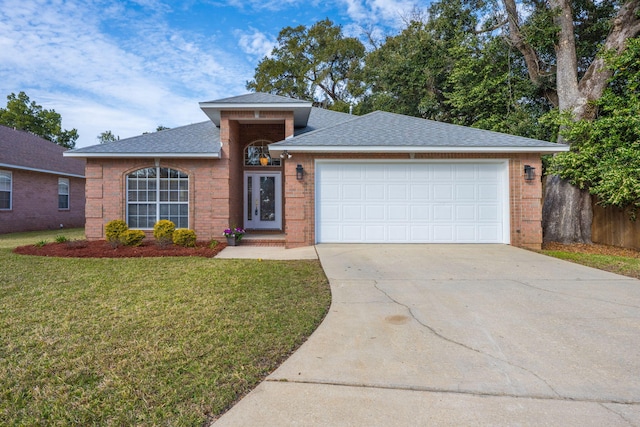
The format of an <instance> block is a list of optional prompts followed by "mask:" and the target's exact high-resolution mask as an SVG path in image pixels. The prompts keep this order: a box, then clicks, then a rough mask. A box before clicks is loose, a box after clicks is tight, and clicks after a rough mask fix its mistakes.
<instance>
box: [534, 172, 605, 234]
mask: <svg viewBox="0 0 640 427" xmlns="http://www.w3.org/2000/svg"><path fill="white" fill-rule="evenodd" d="M592 219H593V210H592V208H591V195H590V194H589V192H588V191H587V190H580V189H579V188H577V187H575V186H573V185H571V184H569V183H568V182H567V181H565V180H563V179H561V178H560V177H559V176H558V175H550V176H547V180H546V185H545V187H544V204H543V206H542V230H543V240H544V241H545V242H560V243H565V244H569V243H591V220H592Z"/></svg>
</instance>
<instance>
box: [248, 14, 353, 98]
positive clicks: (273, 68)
mask: <svg viewBox="0 0 640 427" xmlns="http://www.w3.org/2000/svg"><path fill="white" fill-rule="evenodd" d="M364 55H365V48H364V45H363V44H362V43H361V42H360V41H359V40H358V39H356V38H353V37H344V36H343V34H342V28H341V27H340V26H338V25H334V24H333V22H332V21H330V20H329V19H325V20H322V21H319V22H317V23H315V24H314V25H312V26H311V27H310V28H306V27H305V26H304V25H300V26H297V27H286V28H284V29H282V30H281V31H280V33H279V35H278V44H277V46H276V47H275V48H274V49H273V51H272V52H271V56H267V57H265V58H263V59H262V60H261V61H260V63H259V64H258V66H257V67H256V70H255V75H254V78H253V80H251V81H249V82H247V89H249V90H253V91H257V92H268V93H273V94H276V95H283V96H289V97H292V98H298V99H305V100H309V101H314V102H316V103H318V104H322V105H325V106H328V107H332V108H333V109H339V110H345V109H346V108H348V105H349V103H351V102H353V101H354V100H355V99H357V98H358V96H359V95H360V94H361V93H362V88H361V87H360V85H359V82H360V79H359V77H358V76H359V74H360V72H361V68H362V60H363V58H364Z"/></svg>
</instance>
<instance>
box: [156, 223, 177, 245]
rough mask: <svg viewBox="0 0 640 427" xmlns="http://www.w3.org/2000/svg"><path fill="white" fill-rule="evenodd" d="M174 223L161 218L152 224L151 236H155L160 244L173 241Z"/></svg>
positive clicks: (167, 243)
mask: <svg viewBox="0 0 640 427" xmlns="http://www.w3.org/2000/svg"><path fill="white" fill-rule="evenodd" d="M175 230H176V225H175V224H174V223H173V221H169V220H168V219H161V220H160V221H158V222H156V224H155V225H154V226H153V237H155V238H156V240H157V241H158V244H159V245H160V246H167V245H170V244H171V243H172V242H173V232H174V231H175Z"/></svg>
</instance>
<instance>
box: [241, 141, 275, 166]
mask: <svg viewBox="0 0 640 427" xmlns="http://www.w3.org/2000/svg"><path fill="white" fill-rule="evenodd" d="M269 144H271V141H267V140H266V139H259V140H257V141H253V142H252V143H251V144H249V145H247V147H246V148H245V149H244V164H245V166H280V159H279V158H272V157H271V155H270V154H269ZM260 159H266V160H262V162H261V161H260Z"/></svg>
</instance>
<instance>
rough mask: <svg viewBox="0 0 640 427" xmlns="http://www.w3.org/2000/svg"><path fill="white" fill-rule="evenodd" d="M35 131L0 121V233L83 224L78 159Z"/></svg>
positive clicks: (80, 163)
mask: <svg viewBox="0 0 640 427" xmlns="http://www.w3.org/2000/svg"><path fill="white" fill-rule="evenodd" d="M65 150H66V149H65V148H64V147H61V146H59V145H57V144H55V143H53V142H51V141H49V140H46V139H44V138H41V137H39V136H38V135H35V134H33V133H30V132H27V131H23V130H18V129H14V128H10V127H6V126H0V234H3V233H15V232H18V231H33V230H51V229H60V228H71V227H82V226H83V224H84V207H85V200H84V193H85V188H84V168H85V162H84V160H82V159H65V158H64V157H63V153H64V152H65Z"/></svg>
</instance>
